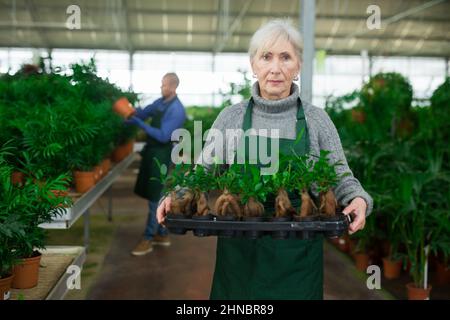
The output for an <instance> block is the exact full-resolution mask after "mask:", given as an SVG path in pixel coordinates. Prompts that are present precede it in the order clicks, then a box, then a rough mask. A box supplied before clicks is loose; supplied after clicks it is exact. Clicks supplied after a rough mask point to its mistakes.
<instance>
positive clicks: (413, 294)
mask: <svg viewBox="0 0 450 320" xmlns="http://www.w3.org/2000/svg"><path fill="white" fill-rule="evenodd" d="M431 289H432V286H428V288H427V289H424V288H417V287H416V286H415V285H414V283H412V282H411V283H408V284H407V285H406V290H407V294H408V300H430V292H431Z"/></svg>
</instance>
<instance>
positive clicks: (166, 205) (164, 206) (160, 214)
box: [156, 196, 171, 224]
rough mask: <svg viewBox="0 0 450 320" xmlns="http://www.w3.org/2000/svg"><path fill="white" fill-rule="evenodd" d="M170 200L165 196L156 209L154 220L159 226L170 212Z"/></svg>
mask: <svg viewBox="0 0 450 320" xmlns="http://www.w3.org/2000/svg"><path fill="white" fill-rule="evenodd" d="M170 204H171V198H170V196H167V197H166V198H165V199H164V200H163V201H162V202H161V204H160V205H159V207H158V209H156V219H157V220H158V223H159V224H164V220H165V219H166V215H167V213H168V212H169V211H170Z"/></svg>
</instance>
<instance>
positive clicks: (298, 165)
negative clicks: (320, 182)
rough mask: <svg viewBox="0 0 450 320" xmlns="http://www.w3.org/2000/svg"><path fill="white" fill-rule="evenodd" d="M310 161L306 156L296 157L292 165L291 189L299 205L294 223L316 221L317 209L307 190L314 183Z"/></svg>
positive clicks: (311, 162) (312, 163)
mask: <svg viewBox="0 0 450 320" xmlns="http://www.w3.org/2000/svg"><path fill="white" fill-rule="evenodd" d="M313 165H314V162H313V161H312V160H308V155H304V156H296V159H295V162H294V163H293V172H294V177H293V187H294V189H295V190H296V191H297V192H298V193H299V195H300V199H301V205H300V209H299V212H298V214H296V215H294V220H296V221H313V220H316V219H318V208H317V206H316V204H315V203H314V200H313V199H312V197H311V196H310V193H309V190H310V188H311V186H312V183H313V181H314V175H313Z"/></svg>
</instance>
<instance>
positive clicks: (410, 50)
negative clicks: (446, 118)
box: [0, 0, 450, 57]
mask: <svg viewBox="0 0 450 320" xmlns="http://www.w3.org/2000/svg"><path fill="white" fill-rule="evenodd" d="M71 5H76V6H77V7H78V8H79V10H80V11H79V16H77V14H78V13H77V11H76V10H77V9H75V11H72V10H73V7H70V6H71ZM370 5H377V6H378V7H379V8H380V14H381V28H380V29H373V30H369V29H368V28H367V26H366V21H367V19H368V18H369V16H370V15H371V13H367V9H368V7H369V6H370ZM0 9H1V10H0V17H1V19H0V29H1V32H0V47H35V48H80V49H81V48H83V49H111V50H127V51H130V52H135V51H204V52H216V53H217V52H245V51H247V46H248V42H249V39H250V37H251V35H252V33H253V32H254V31H255V30H256V29H257V28H258V27H259V26H260V25H261V24H262V23H264V22H265V21H267V20H268V19H270V18H272V17H290V18H292V19H293V20H294V21H296V22H297V21H298V19H299V0H148V1H145V0H112V1H111V0H108V1H106V0H102V1H92V0H90V1H86V0H77V1H74V0H15V1H14V0H0ZM449 13H450V1H448V0H447V1H446V0H434V1H414V0H403V1H402V0H317V1H316V15H315V16H316V24H315V46H316V49H323V50H326V51H327V53H328V54H360V53H361V51H363V50H367V52H368V54H371V55H385V56H390V55H402V56H436V57H449V56H450V35H449V30H450V18H449ZM77 17H79V18H80V19H79V20H74V19H77ZM67 21H71V22H72V23H76V21H79V22H80V24H79V27H80V28H79V29H73V30H70V29H69V28H68V27H67V25H66V22H67ZM74 21H75V22H74ZM72 26H76V25H75V24H72ZM76 27H77V26H76Z"/></svg>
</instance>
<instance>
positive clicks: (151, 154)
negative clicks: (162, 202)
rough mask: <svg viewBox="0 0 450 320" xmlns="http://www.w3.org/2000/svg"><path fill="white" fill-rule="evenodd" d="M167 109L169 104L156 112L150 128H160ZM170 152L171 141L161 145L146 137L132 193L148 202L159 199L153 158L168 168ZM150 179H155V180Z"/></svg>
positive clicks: (158, 181) (161, 186) (157, 173)
mask: <svg viewBox="0 0 450 320" xmlns="http://www.w3.org/2000/svg"><path fill="white" fill-rule="evenodd" d="M168 108H170V104H169V105H168V106H165V107H164V110H162V111H157V112H156V114H155V115H154V116H153V117H152V123H151V125H152V127H154V128H158V129H159V128H161V121H162V118H163V116H164V113H165V112H166V111H167V109H168ZM171 151H172V142H171V141H169V142H168V143H161V142H159V141H157V140H155V139H153V138H152V137H150V136H148V137H147V143H146V144H145V147H144V149H143V150H142V152H141V155H142V160H141V166H140V168H139V174H138V177H137V180H136V185H135V186H134V192H135V193H136V194H137V195H138V196H141V197H143V198H145V199H148V200H150V201H158V200H159V199H160V197H161V191H162V189H163V185H162V184H161V182H160V180H159V178H160V170H159V167H158V165H157V162H156V161H155V160H154V158H157V159H158V161H159V162H160V163H161V165H162V164H165V165H166V166H167V167H169V166H170V164H171V160H170V154H171ZM151 178H156V179H157V180H155V179H151Z"/></svg>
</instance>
